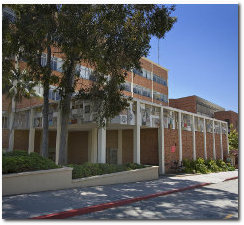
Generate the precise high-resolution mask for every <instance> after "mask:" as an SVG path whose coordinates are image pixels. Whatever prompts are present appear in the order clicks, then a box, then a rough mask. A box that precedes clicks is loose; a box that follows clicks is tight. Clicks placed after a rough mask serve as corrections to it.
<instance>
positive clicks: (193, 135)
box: [192, 115, 197, 160]
mask: <svg viewBox="0 0 244 225" xmlns="http://www.w3.org/2000/svg"><path fill="white" fill-rule="evenodd" d="M192 150H193V160H196V158H197V155H196V133H195V116H194V115H193V116H192Z"/></svg>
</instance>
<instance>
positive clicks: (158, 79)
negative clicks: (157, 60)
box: [153, 74, 167, 86]
mask: <svg viewBox="0 0 244 225" xmlns="http://www.w3.org/2000/svg"><path fill="white" fill-rule="evenodd" d="M153 81H154V82H156V83H159V84H162V85H164V86H167V81H166V80H165V79H164V78H162V77H160V76H158V75H156V74H153Z"/></svg>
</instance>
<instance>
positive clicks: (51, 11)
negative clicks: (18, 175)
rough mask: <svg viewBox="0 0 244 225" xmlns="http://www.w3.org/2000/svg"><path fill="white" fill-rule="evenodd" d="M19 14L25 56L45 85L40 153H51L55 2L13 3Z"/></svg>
mask: <svg viewBox="0 0 244 225" xmlns="http://www.w3.org/2000/svg"><path fill="white" fill-rule="evenodd" d="M10 7H11V8H12V9H13V10H14V12H15V15H16V21H15V23H14V27H13V29H14V30H15V31H16V32H15V37H17V38H18V45H19V46H21V48H22V49H23V51H22V57H23V58H25V61H26V63H27V67H28V69H29V70H30V72H31V74H32V75H34V78H35V80H36V81H40V82H41V84H42V86H43V90H44V92H43V101H44V104H43V113H42V115H43V135H42V145H41V146H42V147H41V155H42V156H43V157H46V158H47V157H48V126H49V125H48V111H49V99H48V97H49V86H50V84H53V83H56V82H57V81H58V79H57V78H56V76H55V75H54V74H52V69H51V57H52V54H53V52H52V46H55V35H56V30H57V24H56V13H57V10H58V9H57V6H56V5H21V4H18V5H10ZM44 51H46V52H47V60H46V64H42V63H41V57H42V54H43V52H44Z"/></svg>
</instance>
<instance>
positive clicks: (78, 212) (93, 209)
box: [30, 183, 211, 219]
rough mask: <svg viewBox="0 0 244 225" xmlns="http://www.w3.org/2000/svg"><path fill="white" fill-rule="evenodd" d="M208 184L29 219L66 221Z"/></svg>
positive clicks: (203, 184)
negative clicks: (70, 218)
mask: <svg viewBox="0 0 244 225" xmlns="http://www.w3.org/2000/svg"><path fill="white" fill-rule="evenodd" d="M210 184H211V183H202V184H196V185H192V186H188V187H185V188H178V189H173V190H170V191H163V192H158V193H155V194H151V195H146V196H141V197H136V198H130V199H122V200H118V201H114V202H108V203H103V204H100V205H93V206H89V207H85V208H79V209H71V210H67V211H64V212H58V213H52V214H47V215H43V216H37V217H32V218H30V219H66V218H69V217H73V216H78V215H83V214H87V213H91V212H97V211H102V210H105V209H109V208H114V207H118V206H122V205H127V204H130V203H134V202H138V201H142V200H146V199H149V198H155V197H158V196H164V195H169V194H172V193H176V192H181V191H186V190H190V189H194V188H198V187H203V186H206V185H210Z"/></svg>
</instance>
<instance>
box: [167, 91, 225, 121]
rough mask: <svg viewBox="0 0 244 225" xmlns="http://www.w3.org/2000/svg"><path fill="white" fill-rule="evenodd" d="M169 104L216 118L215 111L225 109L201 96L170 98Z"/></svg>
mask: <svg viewBox="0 0 244 225" xmlns="http://www.w3.org/2000/svg"><path fill="white" fill-rule="evenodd" d="M169 106H171V107H174V108H178V109H182V110H186V111H188V112H192V113H197V114H199V115H203V116H208V117H212V118H214V113H215V112H218V111H224V110H225V109H224V108H223V107H221V106H219V105H216V104H214V103H212V102H210V101H208V100H206V99H203V98H200V97H199V96H196V95H193V96H187V97H183V98H177V99H169Z"/></svg>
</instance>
